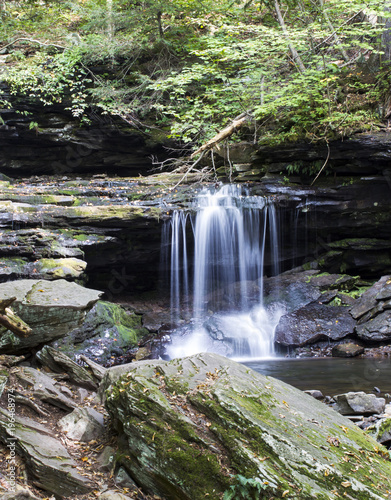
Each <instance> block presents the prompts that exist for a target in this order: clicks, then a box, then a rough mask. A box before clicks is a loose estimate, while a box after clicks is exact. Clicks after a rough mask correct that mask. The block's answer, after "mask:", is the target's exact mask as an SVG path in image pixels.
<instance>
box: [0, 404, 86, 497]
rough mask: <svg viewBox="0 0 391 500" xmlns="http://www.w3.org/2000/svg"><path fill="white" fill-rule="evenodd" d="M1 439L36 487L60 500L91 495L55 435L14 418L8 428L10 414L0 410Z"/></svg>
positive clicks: (84, 480) (30, 422) (40, 427)
mask: <svg viewBox="0 0 391 500" xmlns="http://www.w3.org/2000/svg"><path fill="white" fill-rule="evenodd" d="M0 415H1V417H2V418H1V419H0V439H1V441H2V442H3V443H5V444H9V443H10V442H11V441H10V439H11V438H15V439H13V440H12V443H14V444H15V451H16V453H17V454H18V455H19V456H21V457H22V458H23V460H24V463H25V465H26V469H27V474H28V476H29V477H30V478H31V480H32V481H33V482H34V484H35V485H36V486H38V487H39V488H42V489H43V490H45V491H47V492H49V493H53V494H55V495H56V496H57V497H59V498H66V497H67V496H72V495H82V494H86V493H88V492H90V491H91V489H92V486H91V484H90V482H89V481H88V479H86V478H85V477H83V476H81V475H80V474H78V473H77V471H76V463H75V462H74V460H73V459H72V458H71V457H70V456H69V454H68V452H67V450H66V449H65V448H64V446H63V445H62V444H61V443H60V442H59V441H58V440H57V439H56V438H55V437H54V434H53V433H52V432H51V431H50V430H49V429H48V428H46V427H44V426H43V425H41V424H38V423H36V422H34V421H33V420H31V419H29V418H22V417H17V416H15V426H13V427H12V429H11V427H10V426H9V425H7V424H8V422H9V419H10V414H9V412H8V411H6V410H3V409H2V408H0Z"/></svg>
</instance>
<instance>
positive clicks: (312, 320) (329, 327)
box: [275, 303, 356, 346]
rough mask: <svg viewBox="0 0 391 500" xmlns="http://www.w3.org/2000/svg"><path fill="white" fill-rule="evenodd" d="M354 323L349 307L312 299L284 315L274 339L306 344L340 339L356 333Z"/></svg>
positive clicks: (282, 342) (296, 344) (291, 344)
mask: <svg viewBox="0 0 391 500" xmlns="http://www.w3.org/2000/svg"><path fill="white" fill-rule="evenodd" d="M355 325H356V322H355V320H354V319H353V318H352V317H351V316H350V314H349V310H348V308H347V307H344V306H328V305H324V304H319V303H312V304H309V305H307V306H305V307H302V308H300V309H298V310H297V311H294V312H291V313H288V314H285V315H284V316H282V317H281V319H280V321H279V323H278V325H277V327H276V331H275V341H276V342H277V343H279V344H281V345H284V346H304V345H307V344H313V343H314V342H317V341H319V340H340V339H343V338H344V337H347V336H348V335H350V334H353V333H354V327H355Z"/></svg>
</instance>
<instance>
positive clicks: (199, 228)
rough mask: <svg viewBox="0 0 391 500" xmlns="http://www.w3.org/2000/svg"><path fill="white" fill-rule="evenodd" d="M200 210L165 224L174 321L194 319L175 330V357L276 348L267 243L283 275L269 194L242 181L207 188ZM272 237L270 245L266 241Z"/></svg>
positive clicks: (252, 354) (171, 349)
mask: <svg viewBox="0 0 391 500" xmlns="http://www.w3.org/2000/svg"><path fill="white" fill-rule="evenodd" d="M194 211H195V215H190V214H186V213H184V212H180V211H176V212H174V214H173V216H172V218H171V220H170V222H169V224H168V225H167V226H166V227H165V228H164V233H163V246H164V248H166V249H170V256H169V257H166V258H165V262H166V263H167V264H168V263H169V264H170V291H171V311H172V315H173V318H172V319H173V323H177V324H179V323H180V318H183V317H185V318H191V321H190V322H189V323H187V324H185V325H183V326H181V327H179V328H178V329H177V330H176V331H175V332H173V333H172V335H171V343H170V344H169V345H168V346H167V354H168V356H169V357H179V356H185V355H190V354H194V353H196V352H201V351H212V352H219V353H221V354H223V355H226V356H229V357H234V358H250V359H251V358H262V357H267V356H272V355H273V354H274V342H273V335H274V329H275V326H276V324H277V322H278V319H279V317H280V315H281V313H280V312H279V311H278V310H270V309H269V310H267V309H265V307H264V304H263V270H264V258H265V245H266V244H268V245H270V248H268V250H269V253H270V254H271V255H272V256H273V259H272V260H273V263H272V266H271V267H272V272H273V274H277V273H278V255H279V241H278V217H277V212H276V209H275V207H274V205H273V204H272V203H271V202H270V200H268V199H267V198H262V197H259V196H250V195H249V194H248V193H247V192H246V191H244V189H243V188H242V187H241V186H235V185H226V186H223V187H222V188H220V189H218V190H214V191H210V190H204V191H202V192H201V193H200V194H199V195H198V197H197V198H196V200H195V206H194ZM266 242H268V243H266Z"/></svg>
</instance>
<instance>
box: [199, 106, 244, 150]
mask: <svg viewBox="0 0 391 500" xmlns="http://www.w3.org/2000/svg"><path fill="white" fill-rule="evenodd" d="M249 119H250V115H248V114H247V113H242V114H241V115H239V116H237V117H236V118H234V120H233V121H232V123H231V125H229V126H228V127H225V128H224V129H223V130H222V131H221V132H219V133H218V134H217V135H215V136H214V137H212V139H210V140H209V141H208V142H206V143H205V144H203V145H202V146H201V147H200V148H198V149H197V151H195V152H194V153H193V154H192V155H191V157H190V158H194V157H195V156H197V155H198V154H200V153H203V152H204V151H208V150H209V149H212V148H213V147H214V146H215V145H216V144H218V143H219V142H221V141H223V140H224V139H226V138H227V137H229V136H230V135H232V134H233V133H234V132H235V131H236V130H237V129H238V128H240V127H242V126H243V125H244V124H245V123H246V122H247V121H248V120H249Z"/></svg>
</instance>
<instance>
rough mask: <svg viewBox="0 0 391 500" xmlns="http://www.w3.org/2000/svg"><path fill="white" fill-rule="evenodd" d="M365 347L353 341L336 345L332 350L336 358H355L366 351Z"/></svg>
mask: <svg viewBox="0 0 391 500" xmlns="http://www.w3.org/2000/svg"><path fill="white" fill-rule="evenodd" d="M364 350H365V349H364V347H363V346H361V345H358V344H355V343H353V342H348V343H346V344H338V345H335V346H334V347H333V348H332V350H331V355H332V356H333V357H334V358H354V357H355V356H359V355H360V354H362V353H363V352H364Z"/></svg>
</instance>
